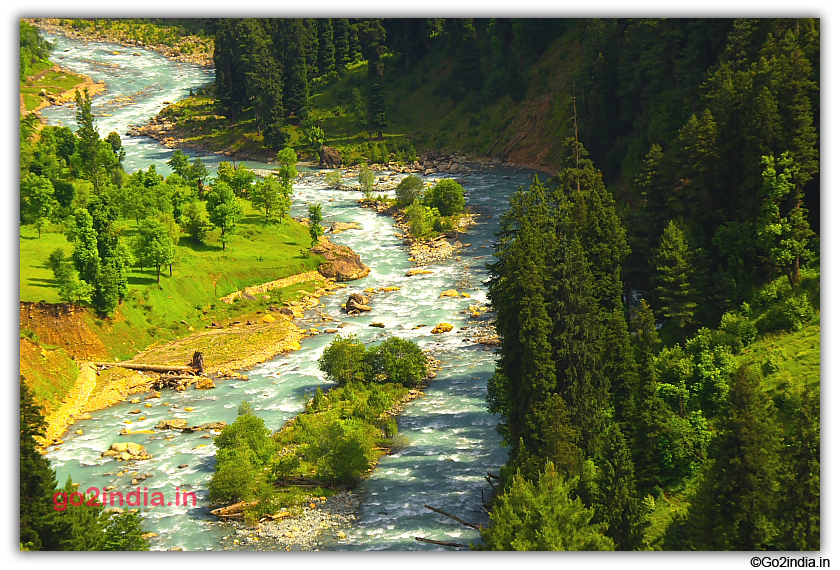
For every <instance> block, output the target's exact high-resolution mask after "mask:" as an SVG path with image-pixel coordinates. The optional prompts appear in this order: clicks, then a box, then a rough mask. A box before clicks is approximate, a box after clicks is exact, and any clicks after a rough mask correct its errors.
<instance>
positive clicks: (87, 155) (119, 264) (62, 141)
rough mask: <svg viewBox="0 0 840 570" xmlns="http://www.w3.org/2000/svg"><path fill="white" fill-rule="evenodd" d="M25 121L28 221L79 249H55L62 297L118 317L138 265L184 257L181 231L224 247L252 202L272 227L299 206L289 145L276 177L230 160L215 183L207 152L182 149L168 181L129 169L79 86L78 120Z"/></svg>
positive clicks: (23, 195)
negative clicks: (212, 235) (59, 123)
mask: <svg viewBox="0 0 840 570" xmlns="http://www.w3.org/2000/svg"><path fill="white" fill-rule="evenodd" d="M33 116H34V115H30V116H28V117H23V118H21V135H20V150H21V154H20V156H21V164H20V169H21V183H20V222H21V224H31V225H33V226H34V227H35V228H36V229H37V230H38V235H39V237H40V235H41V232H42V231H43V230H44V229H47V228H55V227H56V226H58V227H59V228H60V229H61V231H62V232H63V233H64V234H65V236H66V237H67V239H68V241H69V242H70V243H71V244H72V245H73V251H72V254H71V255H70V256H67V255H66V253H65V252H64V249H63V248H58V249H56V250H55V251H53V252H52V253H51V254H50V257H49V260H48V266H49V267H50V268H51V269H52V271H53V273H54V275H55V278H56V281H57V284H58V289H59V296H60V297H61V298H62V299H63V300H64V301H68V302H76V303H79V302H85V303H90V304H91V305H92V306H93V307H94V308H95V309H96V311H97V312H98V313H99V314H100V315H103V316H107V315H111V314H113V312H114V310H115V309H116V307H117V306H118V305H119V304H120V303H121V302H122V301H123V300H124V299H125V297H126V295H127V293H128V278H127V276H126V272H127V270H128V269H129V268H131V267H132V266H137V267H139V268H141V269H143V268H153V269H155V271H156V275H157V283H158V284H160V282H161V272H162V269H163V268H165V267H167V266H168V268H169V275H170V276H172V265H173V263H175V262H176V261H177V249H176V246H177V245H178V243H179V240H180V239H181V236H182V234H186V235H187V236H188V237H189V238H190V239H192V240H195V241H197V242H202V241H204V240H205V239H206V238H207V235H208V232H209V231H210V230H211V229H213V228H215V229H217V230H218V231H219V233H220V235H219V240H220V242H221V245H222V249H223V250H226V249H227V244H228V243H229V241H230V237H231V235H233V234H235V232H236V231H237V227H238V224H239V222H240V221H241V220H242V218H243V216H244V215H245V210H244V208H243V205H242V202H241V201H242V200H243V199H247V200H249V201H250V202H251V204H252V206H253V207H254V208H255V209H257V210H259V211H260V212H261V214H262V222H263V223H265V224H282V223H283V220H284V219H286V218H288V215H289V211H290V208H291V195H292V182H293V181H294V180H295V179H296V178H297V176H298V173H297V169H296V168H295V163H296V161H297V157H296V155H295V153H294V151H293V150H292V149H290V148H287V149H283V150H281V151H280V152H278V153H277V168H276V169H275V174H274V175H272V176H269V177H267V178H265V179H260V180H257V177H256V176H255V175H254V173H253V172H251V171H250V170H248V169H246V168H242V167H237V166H235V165H234V164H231V163H229V162H221V163H220V164H219V166H218V169H217V173H216V176H215V177H213V178H212V179H211V178H210V176H209V171H208V169H207V167H206V166H205V165H204V163H203V162H202V161H201V159H200V158H195V159H193V160H192V161H190V159H189V157H187V155H185V154H184V153H183V152H182V151H181V150H176V151H175V153H174V154H173V156H172V157H171V158H170V159H169V161H168V162H167V164H168V165H169V166H170V167H171V169H172V173H171V174H170V175H169V176H167V177H164V176H162V175H160V174H158V172H157V170H156V168H155V166H154V165H150V166H149V167H148V169H146V170H138V171H136V172H133V173H131V174H128V173H126V172H125V170H124V168H123V165H122V163H123V160H124V158H125V150H124V149H123V147H122V143H121V141H120V137H119V135H117V133H110V134H109V135H108V136H107V137H105V138H104V139H103V138H101V137H100V135H99V132H98V130H97V128H96V124H95V119H94V116H93V113H92V111H91V100H90V96H89V95H88V93H87V91H86V90H85V91H84V92H80V91H77V92H76V124H77V129H76V131H75V132H74V131H73V130H72V129H71V128H70V127H52V126H45V127H44V128H43V129H41V130H40V132H38V133H37V134H36V132H35V128H34V123H33V121H32V117H33ZM121 220H126V221H128V220H133V221H134V222H135V223H136V226H137V229H136V232H135V235H134V236H132V237H130V238H127V237H126V236H125V235H124V232H125V229H126V226H125V224H123V223H119V222H120V221H121Z"/></svg>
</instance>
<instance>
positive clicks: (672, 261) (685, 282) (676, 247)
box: [654, 220, 698, 338]
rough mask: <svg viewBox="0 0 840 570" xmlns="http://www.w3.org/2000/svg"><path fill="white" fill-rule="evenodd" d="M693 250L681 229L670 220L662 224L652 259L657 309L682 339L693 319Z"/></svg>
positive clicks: (694, 307) (695, 290)
mask: <svg viewBox="0 0 840 570" xmlns="http://www.w3.org/2000/svg"><path fill="white" fill-rule="evenodd" d="M692 258H693V255H692V252H691V250H690V248H689V246H688V242H687V241H686V239H685V234H684V233H683V231H682V230H681V229H680V228H679V226H677V224H676V223H674V221H673V220H671V221H670V222H668V225H667V226H665V231H664V232H663V233H662V239H661V240H660V242H659V251H658V252H657V254H656V260H655V262H654V263H655V265H654V268H655V277H654V279H655V283H656V295H657V301H658V309H659V311H660V314H661V315H662V316H663V317H664V318H666V319H669V320H670V321H671V322H672V323H673V326H674V327H675V328H676V329H677V330H678V331H679V332H680V334H682V336H683V338H685V336H686V334H687V329H688V327H689V326H690V325H692V324H693V323H694V322H695V319H694V313H695V311H696V309H697V295H698V293H697V289H696V286H695V283H694V279H695V274H694V267H693V266H692V261H693V259H692Z"/></svg>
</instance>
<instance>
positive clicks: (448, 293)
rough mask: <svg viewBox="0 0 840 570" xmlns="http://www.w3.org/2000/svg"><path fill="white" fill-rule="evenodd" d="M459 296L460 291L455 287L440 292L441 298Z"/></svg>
mask: <svg viewBox="0 0 840 570" xmlns="http://www.w3.org/2000/svg"><path fill="white" fill-rule="evenodd" d="M457 296H458V291H456V290H455V289H447V290H446V291H444V292H443V293H441V294H440V297H441V298H443V297H457Z"/></svg>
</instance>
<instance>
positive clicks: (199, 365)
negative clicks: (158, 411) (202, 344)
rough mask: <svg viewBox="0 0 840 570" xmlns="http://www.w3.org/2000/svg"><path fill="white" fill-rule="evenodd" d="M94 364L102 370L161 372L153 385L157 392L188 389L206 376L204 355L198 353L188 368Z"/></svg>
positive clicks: (111, 363) (195, 353) (132, 364)
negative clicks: (123, 369)
mask: <svg viewBox="0 0 840 570" xmlns="http://www.w3.org/2000/svg"><path fill="white" fill-rule="evenodd" d="M93 364H94V366H98V367H100V368H110V367H111V366H116V367H118V368H126V369H128V370H140V371H143V372H160V373H161V374H160V376H159V377H158V379H157V380H155V381H154V383H153V384H152V386H153V387H154V388H155V389H156V390H160V389H162V388H178V387H180V386H183V387H187V386H189V385H190V384H193V383H194V382H197V381H198V380H199V379H201V378H202V377H203V376H204V354H203V353H201V352H198V351H196V352H194V353H193V359H192V362H191V363H190V364H188V365H187V366H173V365H167V364H142V363H139V362H94V363H93Z"/></svg>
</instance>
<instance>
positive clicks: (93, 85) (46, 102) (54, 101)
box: [20, 64, 108, 123]
mask: <svg viewBox="0 0 840 570" xmlns="http://www.w3.org/2000/svg"><path fill="white" fill-rule="evenodd" d="M49 72H55V73H64V74H66V75H72V76H78V77H79V80H80V82H79V83H77V84H76V85H74V86H73V87H71V88H70V89H67V90H66V91H62V92H59V93H50V92H48V91H47V90H46V89H41V93H40V96H41V98H42V99H43V101H42V102H41V103H40V104H39V105H38V106H37V107H35V109H33V110H32V111H27V110H26V105H25V103H24V99H23V93H21V95H20V114H21V115H26V114H27V113H31V112H34V113H36V114H38V116H39V118H40V114H39V111H41V110H42V109H46V108H47V107H50V106H52V105H64V104H65V103H72V102H74V101H75V100H76V91H77V90H84V89H87V90H88V94H89V95H90V96H91V97H93V96H94V95H99V94H100V93H104V92H105V91H107V90H108V88H107V86H106V85H105V82H104V81H99V82H96V81H94V80H93V79H91V78H90V77H88V76H87V75H82V74H79V73H76V72H74V71H70V70H69V69H64V68H63V67H61V66H59V65H57V64H56V65H53V66H52V67H50V68H49V69H46V70H44V71H42V72H41V73H39V74H38V75H35V76H32V77H28V78H27V83H28V84H32V83H34V82H35V81H37V80H38V79H40V78H41V77H43V76H44V75H46V74H47V73H49ZM41 122H42V123H43V119H41Z"/></svg>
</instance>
